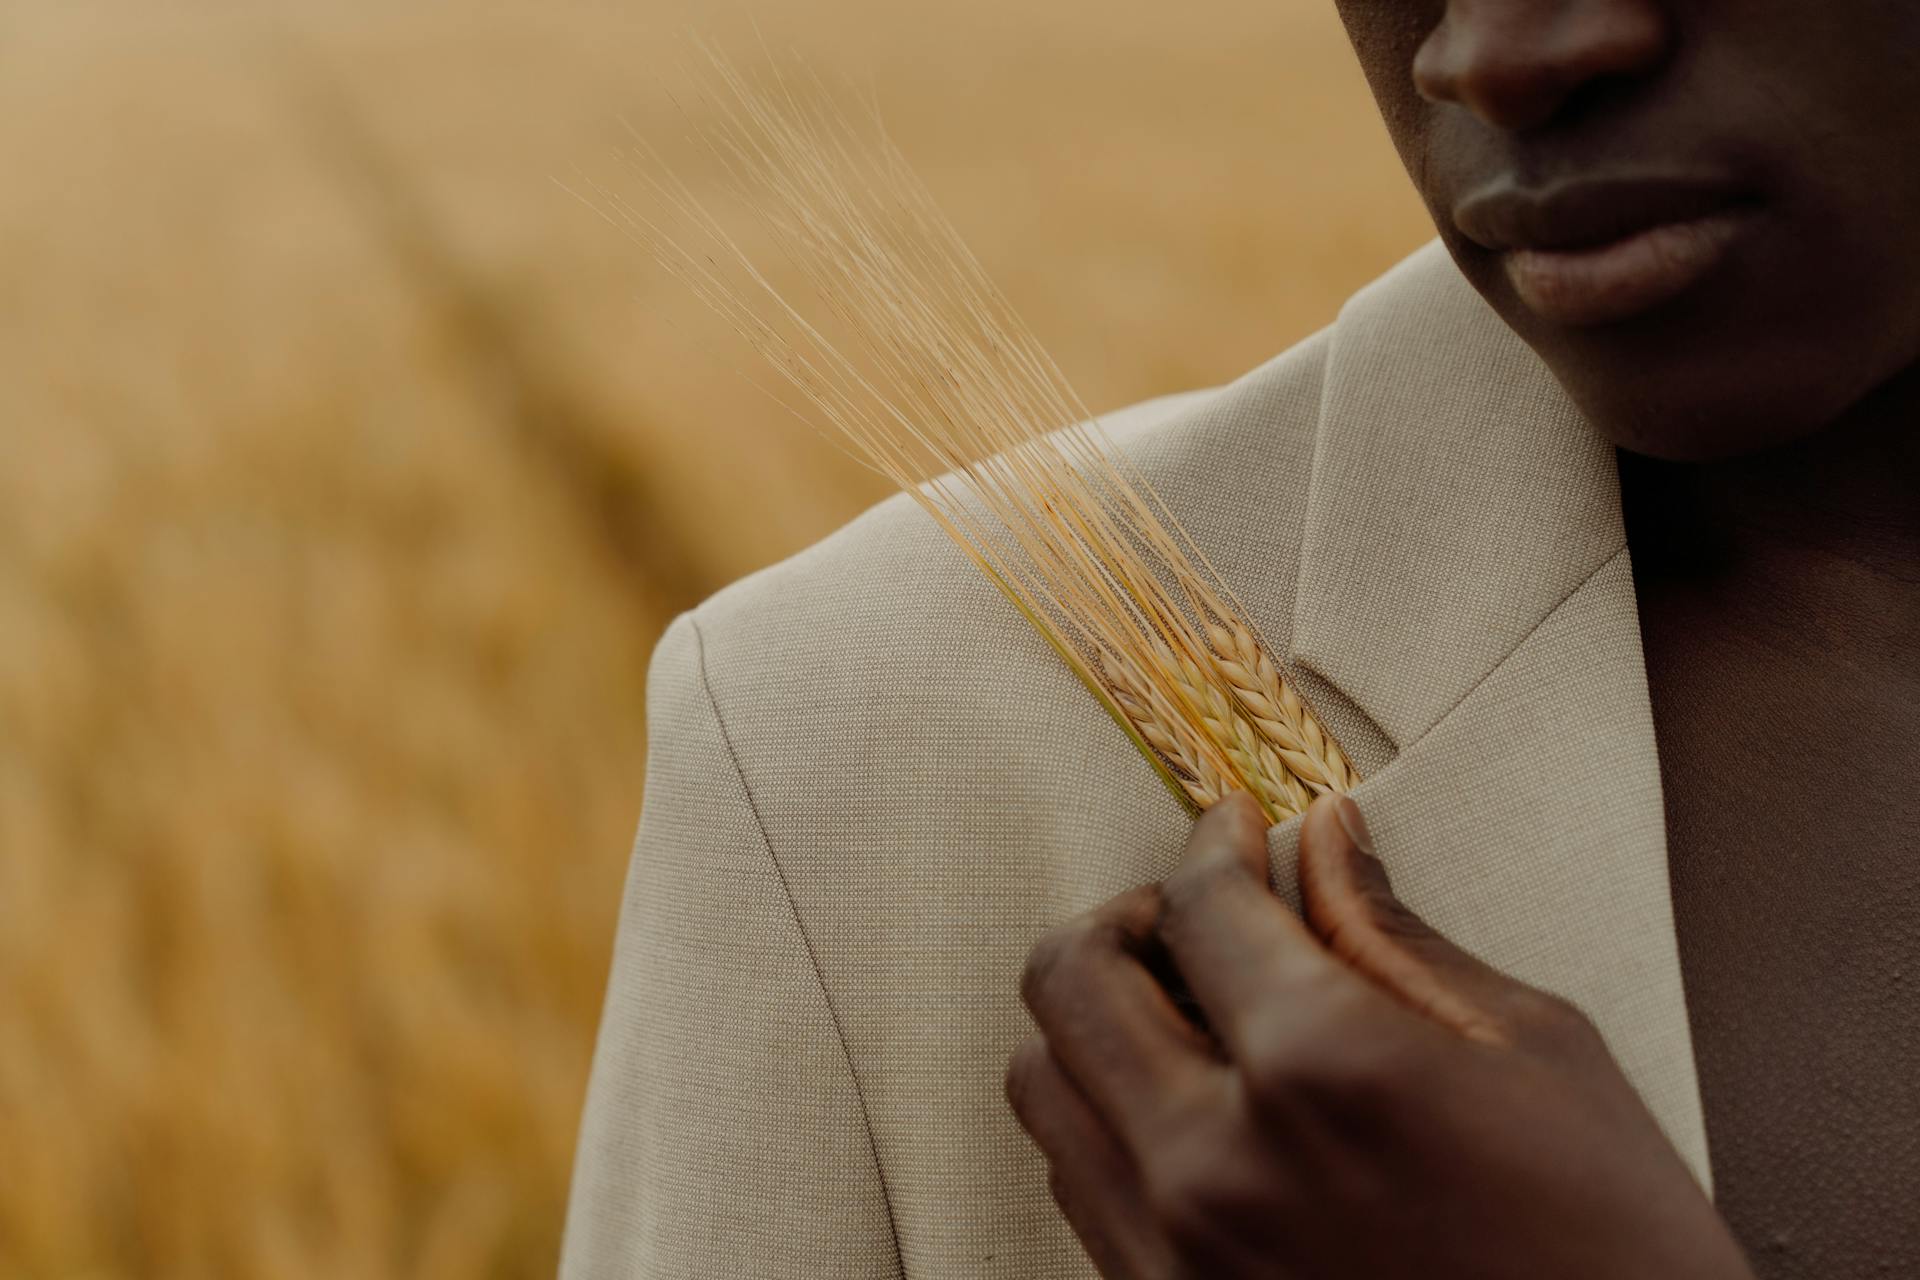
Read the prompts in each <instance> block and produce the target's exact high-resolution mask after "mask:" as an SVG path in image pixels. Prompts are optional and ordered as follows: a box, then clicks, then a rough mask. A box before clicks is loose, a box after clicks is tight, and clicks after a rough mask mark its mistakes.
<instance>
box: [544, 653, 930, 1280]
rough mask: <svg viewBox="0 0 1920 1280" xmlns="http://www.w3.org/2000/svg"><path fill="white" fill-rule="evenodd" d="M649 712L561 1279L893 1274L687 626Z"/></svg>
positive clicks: (869, 1151) (825, 1040)
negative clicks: (633, 834) (636, 820)
mask: <svg viewBox="0 0 1920 1280" xmlns="http://www.w3.org/2000/svg"><path fill="white" fill-rule="evenodd" d="M647 718H648V733H649V737H650V742H651V746H650V751H649V759H648V766H647V782H646V792H645V796H644V800H643V805H642V814H641V819H640V833H639V837H638V839H637V841H636V842H635V847H634V853H633V862H632V865H631V867H630V869H629V871H628V877H627V885H626V894H625V899H624V902H623V904H622V907H621V915H620V932H619V936H618V939H617V941H616V943H615V947H614V959H613V972H612V976H611V978H610V980H609V983H608V988H607V997H606V1006H605V1009H604V1011H603V1013H602V1017H601V1025H600V1039H599V1044H598V1046H597V1048H596V1050H595V1053H594V1061H593V1074H592V1080H591V1083H590V1085H589V1087H588V1093H587V1103H586V1111H585V1115H584V1117H583V1119H582V1122H581V1130H580V1140H579V1149H578V1152H577V1154H576V1156H575V1163H574V1178H573V1192H572V1200H571V1203H570V1205H569V1207H568V1213H567V1226H566V1240H565V1245H564V1247H563V1251H562V1258H561V1264H560V1274H561V1276H562V1277H563V1280H614V1278H615V1277H619V1278H620V1280H668V1278H669V1277H671V1278H673V1280H688V1278H693V1277H709V1276H711V1277H728V1278H729V1280H732V1278H736V1277H749V1276H751V1277H768V1278H772V1277H788V1276H792V1277H809V1278H810V1277H820V1278H821V1280H825V1278H826V1277H833V1278H834V1280H848V1278H860V1277H875V1278H879V1277H897V1276H899V1275H900V1274H901V1268H900V1263H899V1261H898V1251H897V1246H896V1244H895V1241H894V1232H893V1227H892V1223H891V1218H890V1214H889V1211H888V1204H887V1197H886V1192H885V1188H884V1184H883V1181H882V1178H881V1173H880V1169H879V1167H878V1164H877V1162H876V1160H875V1156H874V1146H873V1141H872V1138H871V1135H870V1133H869V1130H868V1123H867V1118H866V1113H865V1110H864V1108H863V1106H862V1103H861V1099H860V1094H859V1089H858V1086H857V1084H856V1082H855V1078H854V1074H853V1070H852V1066H851V1063H850V1061H849V1059H848V1057H847V1053H846V1049H845V1047H844V1045H843V1043H842V1040H841V1037H840V1034H839V1031H838V1023H837V1021H836V1016H835V1012H834V1010H833V1008H832V1007H831V1005H830V1003H829V1001H828V997H827V994H826V991H825V989H824V988H823V987H822V985H821V982H820V977H819V974H818V971H817V970H816V968H815V965H814V961H813V954H812V950H811V948H810V945H809V941H808V937H807V933H806V929H805V926H804V923H803V922H802V920H801V919H800V917H799V916H798V914H797V913H796V911H795V909H794V906H793V901H792V897H791V895H790V894H789V893H788V891H787V887H786V883H785V880H784V878H783V875H782V872H781V869H780V866H779V863H778V861H777V859H776V857H775V851H774V850H773V849H772V847H771V846H770V845H769V844H768V842H767V839H766V837H765V834H764V832H763V829H762V826H761V822H760V819H759V816H758V814H757V812H756V810H755V803H754V797H753V795H752V793H751V791H750V788H749V785H748V783H747V782H746V780H744V779H743V778H742V776H741V772H740V769H739V766H738V763H737V762H736V760H735V758H734V754H733V749H732V747H731V745H730V744H729V742H728V738H727V733H726V729H725V726H724V724H723V722H722V719H721V716H720V714H719V712H718V711H717V710H716V706H715V702H714V698H713V696H712V693H711V691H710V684H709V678H708V672H707V671H706V670H705V663H704V657H703V646H702V639H701V635H700V631H699V627H698V626H697V624H696V623H695V622H694V620H693V618H692V617H691V616H683V617H682V618H680V619H679V620H678V621H677V622H675V624H674V625H673V627H672V628H671V629H670V630H669V631H668V632H667V635H666V637H665V638H664V639H663V640H662V641H661V643H660V646H659V648H658V650H657V651H656V652H655V654H654V660H653V667H652V673H651V676H650V678H649V682H648V713H647Z"/></svg>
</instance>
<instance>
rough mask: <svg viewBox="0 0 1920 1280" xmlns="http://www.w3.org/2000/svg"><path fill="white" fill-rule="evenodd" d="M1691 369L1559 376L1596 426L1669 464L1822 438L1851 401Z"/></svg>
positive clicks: (1633, 449)
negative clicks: (1692, 373)
mask: <svg viewBox="0 0 1920 1280" xmlns="http://www.w3.org/2000/svg"><path fill="white" fill-rule="evenodd" d="M1684 372H1685V371H1676V373H1675V374H1674V375H1669V376H1667V377H1660V376H1658V375H1649V374H1647V373H1644V372H1643V373H1641V374H1638V375H1630V376H1625V377H1619V378H1608V377H1600V378H1581V377H1577V376H1576V377H1569V376H1567V375H1565V374H1562V375H1560V380H1561V383H1562V385H1563V386H1565V387H1566V389H1567V392H1568V394H1569V395H1570V396H1571V397H1572V399H1573V402H1574V403H1575V404H1576V405H1578V406H1579V407H1580V411H1581V412H1582V413H1583V414H1584V415H1585V416H1586V418H1587V420H1588V421H1589V422H1591V423H1592V424H1593V426H1594V428H1595V429H1596V430H1597V431H1599V432H1600V434H1601V435H1603V436H1605V437H1606V438H1607V439H1608V440H1609V441H1611V442H1612V443H1613V444H1615V445H1617V446H1618V447H1620V448H1622V449H1626V450H1628V451H1629V452H1632V453H1638V454H1644V455H1645V456H1647V457H1650V458H1659V459H1661V460H1663V461H1667V462H1719V461H1723V460H1726V459H1729V458H1738V457H1742V456H1745V455H1748V454H1754V453H1762V452H1765V451H1767V450H1769V449H1775V448H1779V447H1782V446H1784V445H1788V444H1791V443H1793V442H1794V441H1797V440H1803V439H1806V438H1807V437H1809V436H1811V435H1814V434H1816V433H1817V432H1819V431H1820V430H1821V428H1822V427H1824V426H1825V425H1826V424H1827V423H1829V422H1831V421H1832V420H1833V419H1834V417H1835V416H1836V415H1837V414H1838V413H1839V412H1840V411H1842V410H1843V409H1844V407H1845V404H1844V401H1841V402H1838V403H1835V402H1832V401H1831V399H1830V398H1829V397H1826V396H1820V395H1815V394H1809V389H1808V388H1806V387H1791V388H1786V387H1777V386H1770V385H1767V384H1766V383H1764V382H1762V381H1760V380H1757V379H1753V378H1745V379H1741V380H1739V383H1738V385H1733V386H1725V385H1718V380H1716V379H1710V378H1708V379H1702V378H1698V377H1694V378H1689V377H1686V376H1684Z"/></svg>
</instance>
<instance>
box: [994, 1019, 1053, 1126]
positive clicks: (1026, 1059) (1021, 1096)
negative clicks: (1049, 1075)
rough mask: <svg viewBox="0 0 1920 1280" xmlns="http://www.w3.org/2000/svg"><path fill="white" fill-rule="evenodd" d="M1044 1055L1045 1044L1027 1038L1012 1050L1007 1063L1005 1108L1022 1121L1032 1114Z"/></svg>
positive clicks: (1029, 1037)
mask: <svg viewBox="0 0 1920 1280" xmlns="http://www.w3.org/2000/svg"><path fill="white" fill-rule="evenodd" d="M1046 1054H1047V1042H1046V1041H1045V1040H1042V1039H1041V1038H1040V1037H1039V1036H1028V1037H1027V1038H1026V1039H1025V1040H1022V1041H1021V1042H1020V1044H1019V1046H1018V1047H1017V1048H1015V1049H1014V1051H1013V1057H1012V1058H1010V1059H1009V1060H1008V1062H1007V1074H1006V1079H1005V1080H1004V1081H1003V1086H1004V1089H1005V1092H1006V1096H1007V1106H1008V1107H1010V1108H1012V1110H1013V1113H1014V1115H1016V1116H1018V1117H1019V1118H1020V1119H1021V1120H1023V1121H1024V1120H1025V1119H1026V1118H1027V1117H1028V1116H1030V1115H1031V1114H1032V1112H1033V1103H1034V1094H1035V1093H1036V1092H1037V1090H1038V1086H1039V1083H1040V1080H1041V1079H1042V1077H1043V1075H1044V1073H1045V1070H1046V1063H1045V1062H1044V1061H1043V1059H1044V1058H1045V1056H1046Z"/></svg>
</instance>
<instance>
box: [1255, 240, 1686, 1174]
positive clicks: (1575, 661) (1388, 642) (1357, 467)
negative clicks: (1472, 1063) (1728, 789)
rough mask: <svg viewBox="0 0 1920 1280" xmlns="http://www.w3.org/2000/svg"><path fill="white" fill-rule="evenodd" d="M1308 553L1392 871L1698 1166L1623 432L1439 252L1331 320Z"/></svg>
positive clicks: (1406, 892)
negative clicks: (1577, 1025)
mask: <svg viewBox="0 0 1920 1280" xmlns="http://www.w3.org/2000/svg"><path fill="white" fill-rule="evenodd" d="M1298 563H1299V573H1298V580H1297V583H1296V585H1295V591H1294V600H1293V617H1292V625H1291V628H1290V630H1291V639H1290V645H1289V659H1290V663H1291V665H1292V666H1294V667H1295V668H1296V669H1304V670H1305V672H1306V673H1308V674H1307V683H1306V687H1307V689H1308V690H1309V692H1310V693H1311V691H1312V689H1313V688H1314V687H1315V685H1316V683H1317V682H1318V681H1321V680H1324V681H1325V682H1327V683H1329V684H1330V685H1332V686H1333V687H1334V688H1336V689H1337V690H1338V691H1339V692H1340V693H1341V694H1342V695H1344V697H1345V698H1346V699H1347V700H1348V701H1349V702H1350V703H1351V704H1352V707H1353V708H1357V710H1358V712H1359V713H1363V714H1364V716H1365V717H1366V718H1368V719H1370V720H1371V721H1372V722H1373V725H1374V726H1376V727H1377V729H1378V731H1379V732H1378V734H1371V733H1370V734H1369V736H1370V737H1372V739H1373V740H1374V741H1375V742H1376V743H1377V742H1379V740H1380V737H1381V735H1384V739H1385V740H1386V741H1387V742H1390V743H1391V751H1390V752H1387V751H1381V752H1378V753H1376V752H1365V753H1361V754H1362V755H1364V754H1379V755H1380V756H1381V757H1382V759H1383V760H1384V761H1385V762H1384V763H1381V764H1379V767H1377V768H1376V769H1375V770H1373V771H1372V772H1370V773H1369V774H1368V776H1367V779H1366V781H1364V782H1363V783H1362V784H1361V787H1360V790H1359V791H1358V792H1357V793H1356V798H1357V799H1358V800H1359V801H1360V803H1361V805H1362V807H1363V808H1364V809H1365V810H1366V812H1367V815H1368V819H1369V822H1370V824H1371V825H1372V826H1373V828H1374V834H1375V837H1376V842H1377V843H1378V845H1379V847H1380V849H1381V853H1382V857H1383V858H1384V859H1385V860H1386V862H1387V864H1388V867H1389V870H1390V871H1391V872H1392V874H1393V876H1394V879H1395V883H1396V886H1397V887H1398V888H1399V890H1400V892H1401V893H1402V895H1403V896H1404V897H1405V898H1406V899H1407V900H1408V902H1409V903H1410V905H1412V906H1414V907H1415V908H1416V909H1418V910H1420V911H1421V912H1422V913H1423V914H1425V915H1426V916H1427V917H1428V918H1429V919H1430V920H1431V921H1432V923H1434V924H1435V926H1436V927H1438V928H1441V929H1442V930H1444V931H1446V932H1448V933H1450V934H1451V935H1452V936H1454V937H1455V938H1456V939H1457V940H1459V941H1461V942H1462V943H1463V944H1465V945H1467V946H1469V947H1470V948H1472V949H1474V950H1475V951H1477V952H1478V953H1479V954H1481V955H1482V956H1483V957H1484V958H1486V959H1487V960H1488V961H1489V962H1491V963H1493V964H1495V965H1497V966H1498V967H1500V968H1502V969H1505V970H1506V971H1508V972H1510V973H1513V974H1515V975H1516V976H1518V977H1521V978H1522V979H1524V980H1527V981H1530V982H1533V983H1535V984H1536V985H1539V986H1542V987H1545V988H1547V989H1550V990H1554V991H1557V992H1559V993H1561V994H1563V995H1565V996H1567V997H1569V998H1571V999H1573V1000H1574V1001H1575V1002H1576V1003H1578V1004H1580V1005H1581V1007H1583V1008H1584V1009H1585V1010H1586V1011H1587V1012H1588V1014H1589V1015H1590V1016H1592V1017H1593V1018H1594V1020H1595V1021H1596V1023H1598V1025H1599V1026H1600V1028H1601V1030H1602V1031H1603V1032H1604V1033H1605V1035H1606V1037H1607V1039H1608V1042H1609V1044H1610V1045H1611V1047H1612V1048H1613V1051H1614V1053H1615V1056H1616V1057H1617V1058H1619V1060H1620V1061H1621V1064H1622V1066H1623V1068H1624V1069H1625V1070H1626V1072H1627V1074H1628V1076H1629V1078H1630V1079H1632V1080H1633V1081H1634V1083H1635V1084H1636V1086H1637V1087H1638V1088H1639V1089H1640V1092H1641V1094H1642V1096H1643V1097H1644V1098H1645V1099H1646V1100H1647V1102H1648V1104H1649V1106H1650V1107H1651V1109H1652V1110H1653V1111H1654V1113H1655V1115H1656V1117H1657V1118H1658V1119H1659V1120H1660V1122H1661V1124H1662V1126H1663V1127H1664V1128H1665V1130H1666V1132H1667V1133H1668V1135H1669V1137H1671V1138H1672V1139H1673V1141H1674V1142H1675V1144H1676V1146H1678V1148H1679V1149H1680V1151H1681V1153H1682V1155H1683V1156H1684V1157H1685V1158H1686V1159H1687V1160H1688V1161H1689V1163H1690V1164H1691V1165H1692V1167H1693V1168H1694V1170H1695V1172H1696V1174H1697V1175H1698V1176H1699V1177H1700V1178H1701V1180H1702V1181H1703V1182H1705V1181H1706V1180H1707V1178H1708V1164H1707V1153H1706V1136H1705V1129H1704V1124H1703V1121H1702V1116H1701V1110H1700V1101H1699V1092H1698V1086H1697V1083H1696V1078H1695V1074H1694V1064H1693V1052H1692V1045H1691V1040H1690V1036H1689V1032H1688V1026H1687V1020H1686V1007H1685V1000H1684V995H1683V991H1682V987H1681V981H1680V968H1679V958H1678V951H1677V947H1676V945H1675V939H1674V934H1673V924H1672V912H1671V905H1670V900H1669V896H1668V885H1667V867H1666V834H1665V822H1664V818H1663V812H1662V805H1661V796H1660V777H1659V767H1658V760H1657V756H1656V753H1655V742H1654V736H1653V723H1652V717H1651V713H1650V710H1649V706H1648V702H1647V693H1646V681H1645V672H1644V668H1643V666H1642V659H1641V652H1640V635H1639V619H1638V614H1637V610H1636V605H1635V600H1634V592H1633V582H1632V573H1631V566H1630V564H1629V561H1628V557H1627V551H1626V537H1625V533H1624V530H1623V527H1622V523H1621V516H1620V503H1619V490H1618V476H1617V471H1616V468H1615V461H1614V453H1613V449H1612V448H1611V446H1609V445H1608V444H1607V443H1606V442H1605V441H1604V440H1603V439H1602V438H1601V437H1599V435H1598V434H1597V433H1595V432H1594V431H1593V430H1592V429H1591V428H1590V427H1589V426H1588V424H1587V423H1586V422H1585V421H1584V420H1583V419H1582V418H1581V416H1580V414H1579V413H1578V411H1577V410H1576V409H1575V408H1574V407H1573V405H1572V404H1571V402H1570V401H1569V400H1568V399H1567V397H1566V395H1565V394H1564V392H1563V391H1562V390H1561V389H1560V387H1559V386H1558V384H1557V383H1556V382H1555V381H1554V379H1553V377H1552V376H1551V374H1550V373H1549V372H1548V370H1547V369H1546V368H1545V366H1544V365H1543V364H1542V363H1541V362H1540V361H1539V359H1538V358H1537V357H1535V356H1534V355H1533V353H1532V352H1531V351H1530V350H1529V349H1528V348H1527V347H1526V346H1525V344H1524V343H1522V342H1521V341H1520V339H1519V338H1518V337H1516V336H1515V335H1514V334H1513V332H1512V331H1511V330H1509V329H1508V328H1507V327H1506V325H1505V324H1504V323H1503V322H1502V321H1501V320H1500V319H1499V318H1498V316H1497V315H1495V313H1494V312H1493V311H1492V310H1491V309H1490V308H1489V307H1487V306H1486V304H1485V303H1484V302H1483V301H1482V300H1481V299H1480V298H1479V296H1478V295H1477V294H1476V293H1475V292H1474V291H1473V289H1472V288H1471V287H1470V286H1469V285H1468V284H1467V282H1466V281H1465V280H1464V279H1463V278H1462V277H1461V276H1460V274H1459V273H1458V271H1457V270H1456V269H1455V268H1454V266H1453V264H1452V262H1451V261H1450V259H1448V257H1447V256H1446V254H1445V252H1444V250H1443V249H1442V248H1441V247H1440V246H1438V245H1437V244H1436V245H1432V246H1429V247H1428V248H1426V249H1424V250H1422V251H1421V252H1419V253H1418V254H1416V255H1415V256H1414V257H1413V258H1411V259H1409V260H1408V261H1407V262H1406V263H1403V264H1402V265H1401V266H1400V267H1398V268H1396V269H1395V270H1394V271H1393V272H1392V273H1390V274H1389V275H1387V276H1386V277H1384V278H1383V279H1382V280H1380V281H1379V282H1378V283H1376V284H1375V285H1373V286H1371V287H1369V288H1368V289H1367V290H1365V291H1363V292H1362V293H1360V294H1359V295H1357V296H1356V297H1355V298H1354V300H1353V301H1352V302H1351V303H1349V304H1348V306H1347V307H1346V308H1345V309H1344V310H1343V311H1342V313H1341V316H1340V320H1339V323H1338V324H1337V326H1336V327H1335V329H1334V331H1333V333H1332V336H1331V340H1330V345H1329V348H1328V357H1327V365H1326V372H1325V383H1324V388H1323V399H1322V407H1321V415H1320V421H1319V432H1318V436H1317V439H1316V442H1315V447H1314V453H1313V464H1312V473H1311V479H1310V481H1309V490H1308V497H1307V516H1306V526H1305V531H1304V535H1303V542H1302V546H1301V553H1300V557H1299V562H1298ZM1331 703H1337V699H1336V700H1331ZM1327 709H1328V711H1329V712H1331V713H1333V714H1331V715H1330V716H1329V719H1330V721H1331V723H1333V725H1334V727H1335V730H1336V732H1338V731H1339V727H1340V723H1341V717H1342V715H1343V714H1345V715H1346V716H1348V718H1349V721H1350V722H1353V721H1352V712H1350V711H1348V710H1347V709H1345V708H1340V707H1338V706H1337V705H1331V704H1330V705H1329V706H1328V708H1327ZM1355 723H1357V722H1355ZM1357 736H1358V735H1357V734H1356V737H1357ZM1388 756H1390V759H1387V758H1386V757H1388ZM1360 763H1362V765H1363V767H1364V765H1365V764H1366V763H1367V762H1366V761H1365V760H1364V758H1361V759H1360ZM1297 835H1298V820H1297V819H1295V820H1293V821H1291V822H1289V823H1287V824H1283V825H1282V826H1281V827H1278V828H1275V831H1274V835H1273V847H1274V851H1275V855H1276V858H1277V859H1279V860H1280V861H1282V862H1290V861H1291V858H1292V855H1293V851H1294V849H1295V847H1296V846H1295V844H1294V841H1295V840H1296V839H1297ZM1276 883H1279V884H1282V885H1291V884H1292V883H1293V877H1292V875H1291V873H1290V871H1288V872H1285V873H1282V874H1278V875H1277V876H1276Z"/></svg>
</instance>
